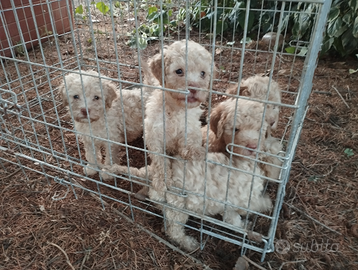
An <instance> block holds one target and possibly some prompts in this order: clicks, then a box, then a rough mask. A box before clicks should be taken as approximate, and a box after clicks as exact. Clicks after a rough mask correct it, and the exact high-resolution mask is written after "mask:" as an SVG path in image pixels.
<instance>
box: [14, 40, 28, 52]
mask: <svg viewBox="0 0 358 270" xmlns="http://www.w3.org/2000/svg"><path fill="white" fill-rule="evenodd" d="M25 50H26V49H25V46H24V44H23V43H22V42H21V41H20V40H19V41H18V42H16V45H15V53H16V54H17V55H21V56H24V55H25Z"/></svg>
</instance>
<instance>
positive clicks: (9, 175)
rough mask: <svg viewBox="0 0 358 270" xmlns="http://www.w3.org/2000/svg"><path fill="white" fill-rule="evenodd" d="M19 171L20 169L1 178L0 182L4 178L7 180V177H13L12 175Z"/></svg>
mask: <svg viewBox="0 0 358 270" xmlns="http://www.w3.org/2000/svg"><path fill="white" fill-rule="evenodd" d="M19 171H21V168H20V169H17V170H16V171H14V172H12V173H10V174H8V175H6V176H4V177H1V178H0V181H2V180H5V179H6V178H9V177H11V176H14V175H15V174H17V173H18V172H19Z"/></svg>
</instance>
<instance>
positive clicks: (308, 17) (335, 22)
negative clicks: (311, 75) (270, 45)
mask: <svg viewBox="0 0 358 270" xmlns="http://www.w3.org/2000/svg"><path fill="white" fill-rule="evenodd" d="M317 9H318V6H317V4H302V3H299V4H298V5H297V11H300V12H299V13H296V14H295V16H294V18H293V28H292V36H293V38H302V37H305V38H309V37H308V35H309V34H310V29H311V28H312V27H313V23H314V18H315V17H317V15H316V14H315V13H316V11H317ZM357 11H358V2H357V1H356V0H349V1H347V0H335V1H333V3H332V6H331V10H330V12H329V14H328V18H327V27H326V31H325V37H324V39H323V44H322V50H321V55H324V54H325V53H330V52H334V51H335V52H338V53H339V54H340V55H341V56H346V55H350V54H353V53H354V52H355V51H357V50H358V13H357Z"/></svg>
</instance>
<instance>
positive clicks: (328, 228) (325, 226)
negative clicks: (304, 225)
mask: <svg viewBox="0 0 358 270" xmlns="http://www.w3.org/2000/svg"><path fill="white" fill-rule="evenodd" d="M285 204H286V205H287V206H288V207H290V208H292V209H294V210H295V211H298V212H300V213H301V214H303V215H305V216H306V217H308V218H309V219H311V220H312V221H314V222H316V223H317V224H319V225H321V226H323V227H324V228H326V229H327V230H330V231H331V232H334V233H336V234H339V235H342V234H341V233H340V232H337V231H335V230H333V229H331V228H330V227H328V226H327V225H324V224H323V223H321V222H319V221H318V220H317V219H315V218H313V217H311V216H310V215H308V214H307V213H306V212H304V211H302V210H300V209H298V208H296V207H294V206H293V205H291V204H289V203H286V202H285Z"/></svg>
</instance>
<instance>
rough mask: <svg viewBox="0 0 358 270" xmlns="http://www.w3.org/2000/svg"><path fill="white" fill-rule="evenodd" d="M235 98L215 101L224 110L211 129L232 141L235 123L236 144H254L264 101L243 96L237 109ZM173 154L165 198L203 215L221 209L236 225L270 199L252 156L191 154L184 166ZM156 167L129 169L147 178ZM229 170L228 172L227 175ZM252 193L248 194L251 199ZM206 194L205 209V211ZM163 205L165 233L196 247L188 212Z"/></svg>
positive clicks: (264, 207) (264, 208)
mask: <svg viewBox="0 0 358 270" xmlns="http://www.w3.org/2000/svg"><path fill="white" fill-rule="evenodd" d="M235 102H236V101H235V100H227V101H225V102H223V103H222V104H220V105H219V106H221V107H223V108H225V110H222V113H221V114H220V117H219V115H218V117H217V121H216V128H215V132H216V133H214V135H215V136H217V137H222V138H223V139H224V141H225V140H226V143H229V142H230V143H231V136H232V133H233V131H234V130H235V129H237V130H238V131H237V133H235V137H234V143H235V144H237V145H242V144H243V143H244V144H245V143H253V142H254V143H256V144H258V142H257V141H258V136H259V132H258V130H260V128H261V125H262V130H263V132H264V133H265V130H266V128H267V123H266V121H264V123H263V124H261V123H262V117H263V105H262V104H261V103H258V102H253V101H246V100H241V101H239V106H238V109H237V110H236V111H235V107H233V106H232V105H233V104H234V103H235ZM233 108H234V109H233ZM247 108H253V110H247ZM235 117H236V122H235V125H234V119H235ZM248 139H250V140H248ZM260 146H263V143H261V144H260V145H258V146H257V149H260ZM233 151H234V153H238V154H246V155H247V154H250V155H251V154H252V153H251V152H250V150H243V149H242V148H240V147H234V149H233ZM245 151H248V152H245ZM175 157H176V158H177V159H176V160H173V161H172V162H171V166H172V167H171V169H172V175H171V177H172V178H171V180H170V185H168V189H169V190H170V192H165V199H166V201H167V203H168V204H170V205H172V206H173V207H174V208H182V209H187V210H190V211H194V212H196V213H198V214H205V215H216V214H221V215H222V216H223V220H224V221H225V222H227V223H230V224H232V225H234V226H238V227H242V226H243V222H242V220H241V216H240V215H246V214H247V209H249V210H252V211H259V212H264V211H267V210H269V209H270V208H271V206H272V203H271V199H270V198H269V197H268V196H266V195H263V194H262V190H263V188H264V186H263V184H264V180H263V179H262V178H261V177H260V176H261V175H264V171H262V170H261V168H260V167H258V166H256V168H255V162H254V161H251V160H247V159H245V158H242V157H239V156H236V155H233V157H232V162H230V158H229V157H228V156H227V155H226V154H224V153H208V154H207V159H208V160H211V161H214V162H216V163H218V164H212V163H207V165H206V161H205V160H204V159H202V160H191V161H188V162H187V164H186V167H185V170H184V161H183V160H181V159H180V156H179V155H178V156H175ZM219 164H224V165H226V166H230V167H234V168H237V169H240V170H243V171H245V172H241V171H238V170H235V169H234V168H233V169H231V170H230V169H228V168H227V167H223V166H222V165H219ZM205 166H207V174H205ZM112 168H114V167H112ZM146 169H148V170H146ZM155 169H156V168H154V167H153V166H149V167H147V168H145V167H143V168H140V169H136V168H130V173H131V174H132V175H136V176H138V177H145V175H146V173H148V177H149V178H151V177H153V175H154V173H155ZM115 170H117V172H121V173H126V172H127V171H128V169H127V167H125V166H115ZM229 170H230V178H229V181H228V177H229ZM184 172H185V176H184ZM250 173H255V175H256V177H254V178H253V177H252V175H251V174H250ZM184 179H185V181H184ZM182 188H184V189H185V192H186V193H187V196H186V197H182V196H180V195H177V193H176V192H178V189H182ZM204 191H205V194H204ZM227 191H228V194H227ZM250 193H251V200H249V198H250ZM226 194H227V197H226ZM141 195H142V194H141ZM204 196H205V209H206V211H205V212H203V209H204ZM243 208H244V209H243ZM163 211H164V212H165V217H166V218H167V234H168V236H169V238H170V239H172V240H173V241H175V242H177V243H178V244H179V245H180V246H182V247H183V248H184V249H186V250H188V251H192V250H194V249H196V248H197V247H198V242H197V241H196V240H195V239H194V238H192V237H190V236H187V235H186V234H185V232H184V227H183V225H182V224H185V223H186V221H187V219H188V217H189V216H188V215H187V214H185V213H182V212H180V211H177V210H174V209H171V208H168V207H165V208H164V209H163ZM178 223H179V224H178Z"/></svg>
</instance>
